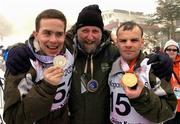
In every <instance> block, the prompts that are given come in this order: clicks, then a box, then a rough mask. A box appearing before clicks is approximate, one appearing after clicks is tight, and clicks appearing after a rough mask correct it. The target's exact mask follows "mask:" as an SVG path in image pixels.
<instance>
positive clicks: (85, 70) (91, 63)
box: [84, 55, 93, 79]
mask: <svg viewBox="0 0 180 124" xmlns="http://www.w3.org/2000/svg"><path fill="white" fill-rule="evenodd" d="M92 57H93V55H91V56H88V57H87V59H86V65H85V68H84V73H87V70H88V63H89V62H88V59H89V58H90V74H91V79H93V59H92Z"/></svg>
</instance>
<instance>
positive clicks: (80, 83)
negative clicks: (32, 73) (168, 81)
mask: <svg viewBox="0 0 180 124" xmlns="http://www.w3.org/2000/svg"><path fill="white" fill-rule="evenodd" d="M103 27H104V23H103V19H102V16H101V10H100V9H99V6H98V5H89V6H86V7H85V8H83V9H82V11H81V12H80V13H79V16H78V20H77V23H76V24H75V26H73V27H72V29H71V30H70V31H68V32H67V35H66V41H65V43H66V44H67V45H68V46H71V47H70V48H75V53H76V54H75V57H76V58H75V63H74V69H73V76H72V83H71V90H70V98H69V111H70V123H71V124H109V123H110V120H109V113H110V107H109V106H110V100H109V99H110V95H109V93H110V91H109V86H108V75H109V72H110V70H111V67H112V63H113V62H114V61H115V60H116V58H117V57H118V56H119V52H118V50H117V48H116V46H115V45H114V44H112V39H111V35H110V32H109V31H107V30H104V28H103ZM72 45H73V46H74V47H72ZM22 56H23V57H22ZM31 56H32V53H31V51H30V50H29V48H28V47H27V46H23V47H18V46H17V47H14V48H12V49H10V51H9V56H8V60H7V62H6V65H7V68H8V69H9V71H10V72H11V73H13V74H14V75H17V74H18V73H21V72H23V71H25V70H29V67H28V66H29V65H30V63H29V60H28V58H29V57H30V58H32V57H31ZM151 57H152V58H153V59H151V60H152V61H151V62H156V61H160V62H162V63H163V64H164V63H167V64H165V65H162V63H156V64H155V65H157V66H154V67H155V68H156V69H154V73H156V74H157V76H159V77H160V78H163V77H167V76H169V75H171V72H170V71H169V67H170V64H171V62H170V61H169V59H168V57H165V56H161V55H159V54H158V55H155V56H154V55H153V56H151ZM21 61H23V62H24V66H23V67H25V68H22V67H19V66H18V65H17V63H18V62H21ZM25 63H26V64H25ZM160 67H164V68H162V69H163V70H160V71H161V72H162V73H159V70H158V69H159V68H160Z"/></svg>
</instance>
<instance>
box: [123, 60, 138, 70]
mask: <svg viewBox="0 0 180 124" xmlns="http://www.w3.org/2000/svg"><path fill="white" fill-rule="evenodd" d="M136 61H137V58H135V59H133V60H132V61H131V62H130V64H128V63H127V62H126V61H125V60H124V59H123V58H122V57H120V64H121V67H122V70H123V71H124V72H134V66H135V64H136Z"/></svg>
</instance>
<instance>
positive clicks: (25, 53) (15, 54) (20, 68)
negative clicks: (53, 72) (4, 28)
mask: <svg viewBox="0 0 180 124" xmlns="http://www.w3.org/2000/svg"><path fill="white" fill-rule="evenodd" d="M30 58H31V59H32V60H35V59H36V58H35V56H34V55H33V53H32V52H31V50H30V49H29V47H28V46H27V45H26V44H20V45H17V46H14V47H13V48H11V49H10V50H9V52H8V58H7V61H6V68H7V69H8V70H9V71H10V72H11V73H12V74H13V75H16V74H18V73H24V72H27V71H28V70H29V69H30V67H31V63H30V60H29V59H30Z"/></svg>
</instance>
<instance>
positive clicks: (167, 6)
mask: <svg viewBox="0 0 180 124" xmlns="http://www.w3.org/2000/svg"><path fill="white" fill-rule="evenodd" d="M157 3H158V6H157V8H156V12H155V13H154V14H152V15H151V19H149V20H148V21H147V23H148V24H149V25H155V24H156V25H157V24H158V25H159V27H160V31H159V33H161V34H163V35H164V36H166V37H167V39H175V30H176V20H178V19H180V1H179V0H158V1H157ZM175 40H176V39H175Z"/></svg>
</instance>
